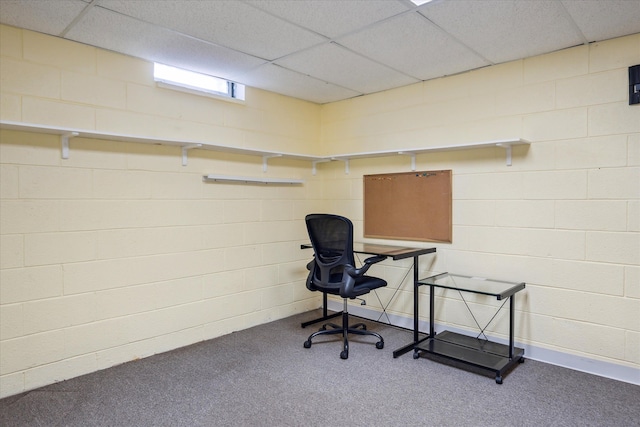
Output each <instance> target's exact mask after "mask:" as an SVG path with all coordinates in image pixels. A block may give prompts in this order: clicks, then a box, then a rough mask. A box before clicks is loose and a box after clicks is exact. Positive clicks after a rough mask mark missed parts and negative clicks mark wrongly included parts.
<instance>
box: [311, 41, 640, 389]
mask: <svg viewBox="0 0 640 427" xmlns="http://www.w3.org/2000/svg"><path fill="white" fill-rule="evenodd" d="M638 63H640V34H636V35H632V36H629V37H624V38H618V39H613V40H609V41H604V42H600V43H593V44H590V45H585V46H579V47H575V48H572V49H566V50H562V51H558V52H555V53H551V54H548V55H543V56H537V57H532V58H528V59H525V60H521V61H515V62H510V63H506V64H501V65H497V66H493V67H489V68H484V69H480V70H476V71H472V72H468V73H464V74H460V75H456V76H450V77H447V78H442V79H437V80H432V81H427V82H423V83H420V84H416V85H413V86H408V87H405V88H401V89H397V90H392V91H387V92H382V93H378V94H374V95H370V96H365V97H360V98H354V99H350V100H346V101H343V102H337V103H332V104H328V105H325V106H324V107H323V109H322V125H321V126H322V132H323V135H322V136H323V138H322V141H323V149H325V150H326V153H337V154H339V153H350V152H361V151H375V150H396V149H397V150H399V151H408V152H410V151H411V148H421V147H425V146H443V145H455V144H461V143H469V142H474V141H475V142H481V141H488V140H500V139H508V138H523V139H525V140H528V141H530V142H531V144H530V146H528V147H526V146H518V147H514V149H513V164H512V166H507V165H506V153H505V150H504V149H503V148H491V149H477V150H468V151H451V152H438V153H433V154H422V155H418V156H417V159H416V168H417V170H419V171H420V170H440V169H451V170H452V172H453V218H452V220H453V242H452V243H451V244H435V245H434V246H436V247H437V255H436V256H434V257H432V258H430V259H429V258H428V257H423V258H427V259H425V260H424V261H422V262H421V267H422V270H423V272H422V273H421V275H422V276H427V275H429V274H431V273H440V272H445V271H449V272H454V273H459V274H466V275H471V276H481V277H489V278H496V279H502V280H507V281H518V282H520V281H524V282H526V286H527V288H526V290H525V291H524V292H522V293H521V294H518V295H517V304H516V307H517V313H516V328H517V329H516V341H517V342H518V343H519V344H520V345H524V346H525V348H526V351H527V353H526V355H527V356H528V357H533V358H537V359H540V360H545V361H548V362H551V363H557V364H562V365H566V366H569V367H572V368H575V369H581V370H586V371H589V372H595V373H598V374H601V375H606V376H611V377H613V378H617V379H621V380H624V381H630V382H634V383H636V384H640V269H639V265H640V233H639V231H640V204H639V196H640V106H637V105H633V106H630V105H628V67H629V66H632V65H635V64H638ZM410 166H411V164H410V159H409V157H408V156H406V155H405V156H402V155H400V156H397V157H388V158H384V159H381V158H376V159H371V160H358V159H354V160H352V161H351V162H350V164H349V173H348V174H345V168H344V166H343V165H341V164H335V163H334V164H329V165H327V167H325V168H324V173H325V175H324V180H323V185H324V186H325V192H326V193H327V194H328V195H329V200H327V203H328V206H329V208H328V209H329V210H331V211H336V212H338V213H341V214H344V215H346V216H349V217H351V218H352V219H354V220H355V222H356V227H357V228H358V232H357V233H358V234H359V235H360V236H361V235H362V232H363V203H362V194H363V191H362V176H363V175H366V174H377V173H385V172H388V173H392V172H408V171H410V170H411V169H410ZM425 220H428V217H425ZM413 244H415V243H413ZM387 265H389V264H387ZM376 267H377V266H376ZM377 268H378V270H377V272H380V271H382V270H383V269H381V268H379V267H377ZM372 274H373V273H372ZM402 289H403V290H404V292H402V295H401V296H399V297H397V298H396V299H395V300H394V302H393V303H392V304H391V305H390V307H389V311H391V312H392V313H394V314H402V313H411V307H412V303H411V287H410V285H409V284H408V283H405V285H404V287H403V288H402ZM428 296H429V294H428V288H427V287H424V288H423V289H421V305H422V307H425V309H424V310H423V312H422V316H421V320H423V321H428ZM436 296H437V299H436V307H437V310H436V323H437V326H438V327H444V326H446V327H448V328H450V327H453V328H458V329H462V330H468V331H472V330H474V328H475V322H474V320H473V318H472V317H471V316H470V315H469V314H468V312H467V310H466V307H465V304H464V302H463V301H462V300H461V299H460V296H459V295H457V294H456V293H455V292H452V291H448V292H442V291H438V293H437V294H436ZM465 297H466V298H467V302H468V303H470V305H471V306H472V308H474V312H475V314H476V316H477V317H478V318H479V320H480V321H479V323H480V324H481V325H485V323H486V322H488V321H489V320H490V319H491V316H492V315H493V311H492V310H491V309H490V308H491V305H492V303H493V305H494V306H495V300H494V301H493V302H492V301H489V299H487V298H480V297H477V296H475V297H474V296H472V295H471V296H470V295H465ZM368 299H369V300H370V301H371V304H374V305H375V303H376V302H375V298H374V297H372V296H370V297H369V298H368ZM384 301H385V302H386V301H387V300H384ZM497 320H498V323H495V321H494V323H492V324H491V325H490V327H489V328H488V329H487V333H488V334H489V335H490V336H493V337H496V338H498V339H500V338H502V339H505V338H507V327H508V321H507V320H508V311H507V310H506V308H503V310H501V312H500V314H499V315H498V318H497ZM438 327H437V328H436V330H438ZM476 332H477V331H476Z"/></svg>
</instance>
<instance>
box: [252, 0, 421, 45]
mask: <svg viewBox="0 0 640 427" xmlns="http://www.w3.org/2000/svg"><path fill="white" fill-rule="evenodd" d="M248 3H250V4H252V5H254V6H255V7H258V8H260V9H262V10H265V11H267V12H270V13H272V14H274V15H277V16H280V17H282V18H283V19H286V20H287V21H289V22H293V23H295V24H298V25H300V26H302V27H305V28H309V29H311V30H312V31H315V32H316V33H318V34H322V35H324V36H326V37H329V38H335V37H338V36H340V35H343V34H347V33H350V32H352V31H355V30H357V29H360V28H363V27H366V26H367V25H370V24H373V23H374V22H377V21H380V20H383V19H386V18H389V17H391V16H395V15H397V14H399V13H403V12H406V11H407V10H409V9H410V7H409V6H407V5H406V3H403V2H401V1H389V0H368V1H367V2H366V4H365V3H364V2H362V1H317V0H298V1H291V0H275V1H268V2H267V1H264V0H250V1H249V2H248Z"/></svg>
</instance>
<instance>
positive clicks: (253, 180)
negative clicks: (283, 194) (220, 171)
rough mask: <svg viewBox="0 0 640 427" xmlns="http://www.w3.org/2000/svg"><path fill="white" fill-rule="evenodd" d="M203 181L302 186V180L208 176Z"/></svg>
mask: <svg viewBox="0 0 640 427" xmlns="http://www.w3.org/2000/svg"><path fill="white" fill-rule="evenodd" d="M202 180H203V181H211V182H236V183H243V184H274V185H278V184H280V185H300V184H304V180H302V179H289V178H256V177H252V176H229V175H216V174H209V175H205V176H203V177H202Z"/></svg>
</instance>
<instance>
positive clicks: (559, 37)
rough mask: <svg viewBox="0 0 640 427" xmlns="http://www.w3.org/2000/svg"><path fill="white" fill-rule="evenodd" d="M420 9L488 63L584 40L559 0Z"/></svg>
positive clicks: (462, 2)
mask: <svg viewBox="0 0 640 427" xmlns="http://www.w3.org/2000/svg"><path fill="white" fill-rule="evenodd" d="M420 13H422V14H423V15H424V16H426V17H427V18H429V19H430V20H432V21H433V22H434V23H435V24H436V25H438V26H439V27H441V28H444V29H445V30H446V31H447V32H448V33H450V34H452V35H453V36H454V37H456V38H457V39H458V40H460V41H462V42H463V43H464V44H466V45H467V46H469V47H471V48H472V49H473V50H475V51H476V52H478V53H479V54H480V55H482V56H484V57H485V58H487V59H488V60H490V61H491V62H493V63H501V62H507V61H512V60H515V59H521V58H526V57H530V56H535V55H539V54H542V53H548V52H551V51H555V50H559V49H563V48H566V47H570V46H575V45H578V44H582V43H583V39H582V37H581V35H580V34H579V33H578V31H577V30H576V28H575V26H574V25H573V23H572V22H571V21H570V20H569V18H568V16H567V14H566V12H565V11H564V10H562V6H561V5H560V3H559V2H558V1H553V0H536V1H522V0H485V1H475V0H456V1H444V2H438V3H428V4H427V5H425V7H423V8H421V9H420Z"/></svg>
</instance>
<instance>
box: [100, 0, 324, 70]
mask: <svg viewBox="0 0 640 427" xmlns="http://www.w3.org/2000/svg"><path fill="white" fill-rule="evenodd" d="M100 6H102V7H106V8H109V9H111V10H114V11H117V12H120V13H124V14H127V15H130V16H133V17H135V18H138V19H140V20H142V21H145V22H149V23H153V24H156V25H160V26H164V27H167V28H170V29H173V30H175V31H179V32H181V33H183V34H188V35H191V36H193V37H197V38H200V39H203V40H206V41H209V42H212V43H216V44H219V45H221V46H225V47H228V48H231V49H235V50H239V51H240V52H244V53H248V54H250V55H253V56H257V57H260V58H264V59H269V60H272V59H276V58H279V57H281V56H284V55H287V54H289V53H291V52H294V51H296V50H299V49H305V48H308V47H310V46H313V45H316V44H318V43H322V42H324V41H326V39H325V38H324V37H321V36H319V35H317V34H314V33H312V32H310V31H307V30H304V29H302V28H299V27H297V26H295V25H293V24H290V23H288V22H285V21H283V20H281V19H278V18H276V17H274V16H271V15H269V14H267V13H265V12H263V11H260V10H258V9H256V8H254V7H251V6H249V5H248V4H245V3H242V2H238V1H225V0H218V1H197V0H196V1H193V0H182V1H176V0H166V1H155V0H136V1H129V0H102V1H101V2H100Z"/></svg>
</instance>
